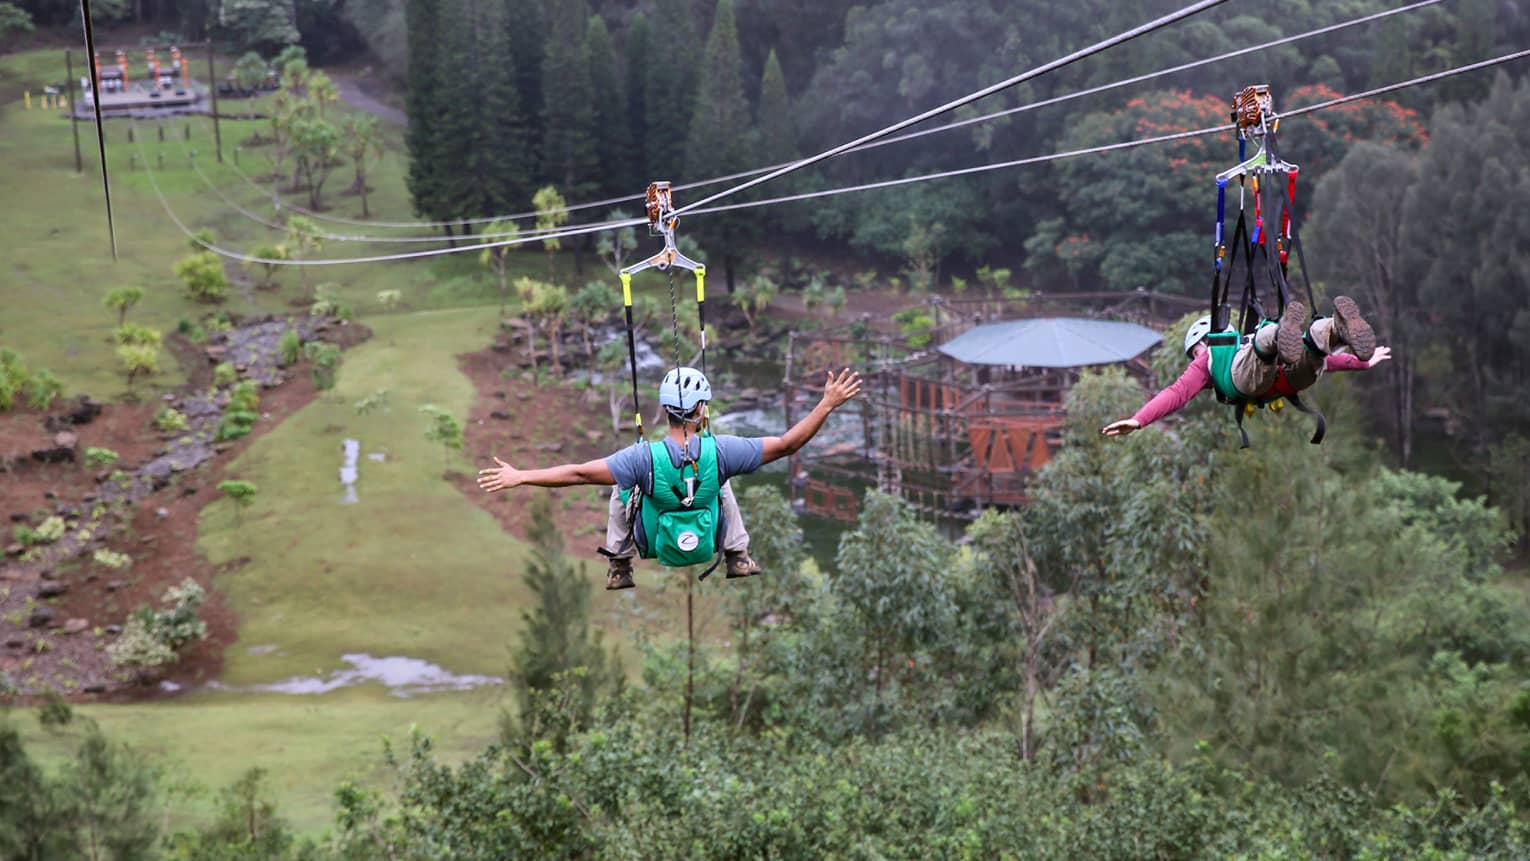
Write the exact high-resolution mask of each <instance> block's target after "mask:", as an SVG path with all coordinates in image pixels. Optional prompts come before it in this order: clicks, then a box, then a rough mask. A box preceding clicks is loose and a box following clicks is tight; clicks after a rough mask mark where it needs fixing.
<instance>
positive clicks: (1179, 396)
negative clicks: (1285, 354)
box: [1132, 350, 1370, 427]
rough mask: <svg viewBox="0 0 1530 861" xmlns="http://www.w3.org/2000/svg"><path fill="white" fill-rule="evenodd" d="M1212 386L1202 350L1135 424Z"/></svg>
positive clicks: (1335, 358) (1341, 357) (1207, 354)
mask: <svg viewBox="0 0 1530 861" xmlns="http://www.w3.org/2000/svg"><path fill="white" fill-rule="evenodd" d="M1368 367H1370V365H1369V363H1367V362H1362V361H1361V360H1359V359H1357V358H1355V357H1354V356H1352V355H1350V354H1349V353H1331V354H1329V356H1328V358H1327V359H1325V360H1324V361H1323V370H1325V371H1363V370H1365V369H1366V368H1368ZM1210 387H1211V351H1209V350H1201V351H1200V352H1199V353H1198V354H1196V357H1195V358H1194V359H1191V360H1190V365H1189V367H1187V368H1185V372H1184V373H1183V374H1180V375H1179V379H1177V380H1175V381H1174V382H1172V383H1170V384H1169V386H1168V387H1167V388H1165V389H1164V390H1163V391H1161V392H1159V393H1158V394H1156V395H1154V396H1153V397H1152V399H1150V400H1149V401H1148V402H1147V403H1145V404H1143V405H1142V409H1140V410H1137V414H1136V415H1134V416H1132V418H1133V419H1136V421H1137V424H1138V426H1140V427H1147V426H1148V425H1150V424H1152V423H1153V422H1156V421H1158V420H1159V419H1161V418H1163V417H1164V416H1167V415H1172V414H1173V413H1177V412H1179V411H1180V409H1182V408H1183V407H1184V406H1185V404H1188V403H1190V399H1191V398H1193V397H1195V396H1196V395H1198V394H1200V393H1201V391H1202V390H1203V389H1208V388H1210Z"/></svg>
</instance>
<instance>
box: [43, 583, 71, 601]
mask: <svg viewBox="0 0 1530 861" xmlns="http://www.w3.org/2000/svg"><path fill="white" fill-rule="evenodd" d="M68 591H69V584H68V583H65V582H63V581H61V580H44V581H42V582H41V583H39V584H38V586H37V597H39V598H57V597H58V596H60V595H63V594H64V593H66V592H68Z"/></svg>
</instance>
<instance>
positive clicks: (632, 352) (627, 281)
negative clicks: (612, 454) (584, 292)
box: [621, 272, 643, 442]
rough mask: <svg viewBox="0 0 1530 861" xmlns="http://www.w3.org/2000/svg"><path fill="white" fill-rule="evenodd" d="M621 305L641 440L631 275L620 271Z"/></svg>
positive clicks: (641, 427) (641, 417) (634, 407)
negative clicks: (623, 311) (625, 322)
mask: <svg viewBox="0 0 1530 861" xmlns="http://www.w3.org/2000/svg"><path fill="white" fill-rule="evenodd" d="M621 278H622V305H623V307H624V310H625V311H626V314H627V367H628V368H630V369H632V411H633V412H634V413H635V417H634V418H635V421H636V423H637V438H638V442H642V441H643V404H642V403H641V402H640V401H639V400H638V371H637V336H636V335H634V334H633V331H632V275H630V274H629V273H626V272H623V273H621Z"/></svg>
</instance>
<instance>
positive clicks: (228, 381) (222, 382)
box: [213, 362, 239, 389]
mask: <svg viewBox="0 0 1530 861" xmlns="http://www.w3.org/2000/svg"><path fill="white" fill-rule="evenodd" d="M237 379H239V373H238V372H237V371H235V370H234V363H233V362H219V363H218V364H217V365H214V366H213V385H215V386H217V387H218V388H220V389H221V388H225V387H227V386H232V385H233V384H234V381H235V380H237Z"/></svg>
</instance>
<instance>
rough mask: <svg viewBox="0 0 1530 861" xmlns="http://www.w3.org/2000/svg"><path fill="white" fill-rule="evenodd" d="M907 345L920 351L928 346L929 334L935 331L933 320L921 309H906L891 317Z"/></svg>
mask: <svg viewBox="0 0 1530 861" xmlns="http://www.w3.org/2000/svg"><path fill="white" fill-rule="evenodd" d="M893 322H894V323H897V324H898V327H899V329H900V330H901V331H902V332H903V337H904V339H905V340H907V341H908V345H909V346H910V347H913V348H914V349H916V350H922V349H924V348H925V347H928V346H929V345H930V340H931V332H933V331H934V330H935V318H934V317H931V316H930V315H929V313H927V312H926V311H925V310H924V309H922V308H908V309H905V310H903V311H899V312H898V313H896V314H894V315H893Z"/></svg>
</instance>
